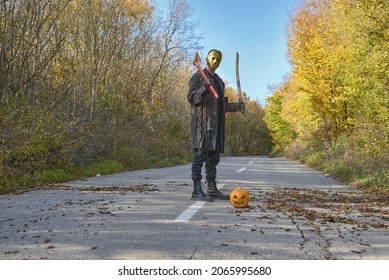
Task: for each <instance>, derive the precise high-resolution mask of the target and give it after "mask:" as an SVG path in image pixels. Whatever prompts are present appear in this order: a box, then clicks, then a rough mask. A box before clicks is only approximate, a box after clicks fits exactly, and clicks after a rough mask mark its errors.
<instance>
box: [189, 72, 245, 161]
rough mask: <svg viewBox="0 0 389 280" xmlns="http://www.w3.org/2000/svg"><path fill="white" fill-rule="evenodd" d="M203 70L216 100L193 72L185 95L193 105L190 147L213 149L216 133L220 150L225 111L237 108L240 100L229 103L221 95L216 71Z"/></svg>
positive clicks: (221, 91)
mask: <svg viewBox="0 0 389 280" xmlns="http://www.w3.org/2000/svg"><path fill="white" fill-rule="evenodd" d="M204 73H205V74H206V75H207V76H208V78H209V79H211V80H212V81H213V84H214V87H215V90H216V92H217V94H218V95H219V98H218V99H216V98H215V97H214V96H213V95H212V93H211V92H210V90H209V88H208V87H206V86H205V85H203V83H202V82H201V79H202V78H201V75H200V73H199V72H196V73H195V74H193V76H192V78H191V79H190V81H189V91H188V94H187V97H188V101H189V103H190V104H191V105H192V106H191V115H192V123H191V131H192V144H193V149H195V151H197V153H198V154H201V153H204V152H209V151H213V150H215V148H216V140H217V135H218V133H220V142H221V143H220V152H221V153H223V152H224V139H225V134H224V129H225V119H226V118H225V113H226V112H236V111H238V110H240V108H239V103H228V99H227V97H225V96H224V88H225V84H224V82H223V81H222V79H221V78H220V77H219V76H218V75H217V74H216V73H215V74H214V75H213V76H212V75H211V74H210V73H209V72H208V71H207V70H206V69H204ZM208 91H209V92H208Z"/></svg>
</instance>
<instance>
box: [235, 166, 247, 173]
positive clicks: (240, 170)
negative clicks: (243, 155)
mask: <svg viewBox="0 0 389 280" xmlns="http://www.w3.org/2000/svg"><path fill="white" fill-rule="evenodd" d="M246 168H247V167H243V168H241V169H239V170H238V171H236V173H240V172H242V171H244V170H245V169H246Z"/></svg>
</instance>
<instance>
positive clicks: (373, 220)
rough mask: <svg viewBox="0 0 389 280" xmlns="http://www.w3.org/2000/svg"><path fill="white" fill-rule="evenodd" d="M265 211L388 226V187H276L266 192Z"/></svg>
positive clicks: (363, 225)
mask: <svg viewBox="0 0 389 280" xmlns="http://www.w3.org/2000/svg"><path fill="white" fill-rule="evenodd" d="M260 207H261V210H262V211H266V210H273V211H277V212H282V213H285V214H287V215H289V216H295V217H302V218H305V219H307V220H310V221H315V222H319V223H323V224H324V223H344V224H349V225H353V226H354V227H356V228H358V229H362V230H363V229H367V228H369V227H373V228H380V229H389V193H388V192H387V191H374V192H373V191H370V192H367V191H343V192H339V191H322V190H314V189H304V188H276V189H275V190H274V191H272V192H269V193H266V195H265V202H264V204H263V205H262V206H260Z"/></svg>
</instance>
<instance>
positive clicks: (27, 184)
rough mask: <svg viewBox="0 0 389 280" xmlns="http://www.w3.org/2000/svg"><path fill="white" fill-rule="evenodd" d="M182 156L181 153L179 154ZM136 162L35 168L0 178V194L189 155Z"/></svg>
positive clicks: (152, 165) (161, 164)
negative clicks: (24, 172) (34, 169)
mask: <svg viewBox="0 0 389 280" xmlns="http://www.w3.org/2000/svg"><path fill="white" fill-rule="evenodd" d="M181 156H182V155H181ZM137 159H138V162H137V164H136V165H135V164H133V165H128V164H127V165H125V164H122V163H120V162H118V161H116V160H107V161H103V162H99V163H93V164H90V165H87V166H72V167H67V168H63V169H52V170H47V169H45V170H37V171H35V172H34V174H31V175H28V174H26V175H19V176H17V177H16V176H15V177H13V178H8V179H4V178H1V179H0V195H4V194H11V193H20V192H23V191H26V190H29V189H34V188H40V187H50V186H54V185H55V184H60V183H64V182H68V181H72V180H78V179H83V178H88V177H93V176H96V175H97V174H101V175H107V174H114V173H118V172H124V171H129V170H139V169H147V168H159V167H168V166H174V165H178V164H184V163H188V162H189V161H188V160H189V156H186V157H184V156H182V157H173V158H171V159H167V158H153V157H150V158H137Z"/></svg>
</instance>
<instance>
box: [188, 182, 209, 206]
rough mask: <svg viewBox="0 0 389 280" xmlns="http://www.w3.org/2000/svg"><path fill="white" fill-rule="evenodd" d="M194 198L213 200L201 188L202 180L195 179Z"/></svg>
mask: <svg viewBox="0 0 389 280" xmlns="http://www.w3.org/2000/svg"><path fill="white" fill-rule="evenodd" d="M192 200H201V201H208V202H211V201H213V199H211V198H210V197H209V196H208V195H206V194H205V193H204V192H203V190H202V188H201V181H193V193H192Z"/></svg>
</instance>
